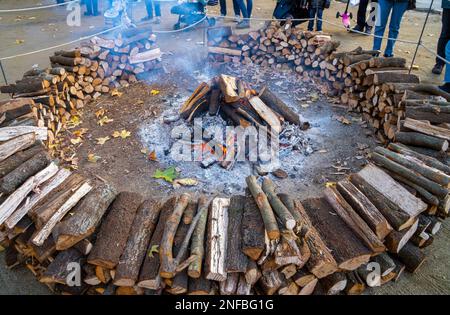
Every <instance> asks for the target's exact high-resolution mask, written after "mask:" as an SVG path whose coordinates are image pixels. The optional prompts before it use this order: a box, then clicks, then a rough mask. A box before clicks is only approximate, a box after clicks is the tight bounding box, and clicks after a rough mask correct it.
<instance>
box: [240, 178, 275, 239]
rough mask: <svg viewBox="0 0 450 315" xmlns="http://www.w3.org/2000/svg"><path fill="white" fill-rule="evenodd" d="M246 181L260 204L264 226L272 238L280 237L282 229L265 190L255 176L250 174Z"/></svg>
mask: <svg viewBox="0 0 450 315" xmlns="http://www.w3.org/2000/svg"><path fill="white" fill-rule="evenodd" d="M246 182H247V186H248V188H249V190H250V192H251V194H252V195H253V198H254V199H255V201H256V204H257V205H258V208H259V211H260V212H261V216H262V218H263V221H264V226H265V229H266V231H267V234H268V236H269V238H270V239H271V240H274V239H279V238H280V230H279V229H278V224H277V221H276V219H275V215H274V213H273V211H272V207H271V206H270V204H269V200H268V199H267V196H266V195H265V194H264V192H263V190H262V189H261V187H260V186H259V185H258V183H257V182H256V177H255V176H248V177H247V178H246Z"/></svg>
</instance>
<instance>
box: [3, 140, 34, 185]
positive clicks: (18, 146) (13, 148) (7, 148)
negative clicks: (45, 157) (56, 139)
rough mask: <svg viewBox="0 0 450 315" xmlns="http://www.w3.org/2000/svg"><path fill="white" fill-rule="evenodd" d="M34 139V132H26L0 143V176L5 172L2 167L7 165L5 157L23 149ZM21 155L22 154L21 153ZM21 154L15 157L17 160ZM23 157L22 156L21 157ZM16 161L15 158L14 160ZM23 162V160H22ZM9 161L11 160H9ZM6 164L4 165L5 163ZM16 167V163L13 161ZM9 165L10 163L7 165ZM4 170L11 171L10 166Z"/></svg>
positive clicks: (30, 144)
mask: <svg viewBox="0 0 450 315" xmlns="http://www.w3.org/2000/svg"><path fill="white" fill-rule="evenodd" d="M35 141H36V136H35V134H34V133H26V134H23V135H21V136H18V137H15V138H12V139H10V140H8V141H6V142H5V143H2V144H0V162H1V163H0V176H2V177H3V176H5V175H6V174H7V173H5V171H4V169H5V166H6V165H8V164H7V163H5V162H7V161H5V160H6V159H7V158H9V157H10V156H11V155H13V154H15V153H16V152H18V153H20V152H19V151H21V150H25V149H27V148H29V147H30V146H32V145H33V143H35ZM22 155H23V154H22ZM21 157H22V156H21V155H18V156H17V158H18V159H19V161H20V160H21V159H20V158H21ZM22 159H23V158H22ZM14 161H16V160H14ZM23 162H24V161H23ZM10 163H11V160H10ZM5 164H6V165H5ZM13 165H15V166H16V167H17V166H18V164H16V163H14V164H13ZM8 166H10V164H9V165H8ZM6 170H9V171H12V169H11V168H9V169H8V168H7V169H6Z"/></svg>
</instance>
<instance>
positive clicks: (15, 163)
mask: <svg viewBox="0 0 450 315" xmlns="http://www.w3.org/2000/svg"><path fill="white" fill-rule="evenodd" d="M24 136H26V135H24ZM21 137H22V136H21ZM6 143H7V142H6ZM6 143H5V144H6ZM43 150H45V147H44V146H43V145H42V144H41V143H37V144H35V145H33V146H32V147H30V148H28V149H26V150H23V151H18V152H15V153H14V154H13V155H11V156H10V157H8V158H6V159H4V160H3V161H1V162H0V177H3V176H5V175H6V174H8V173H9V172H12V171H14V170H15V169H16V168H17V167H19V166H20V165H22V164H23V163H25V161H27V160H29V159H30V158H32V157H33V156H35V155H36V154H38V153H39V152H41V151H43ZM3 152H6V151H3Z"/></svg>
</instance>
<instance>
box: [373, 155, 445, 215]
mask: <svg viewBox="0 0 450 315" xmlns="http://www.w3.org/2000/svg"><path fill="white" fill-rule="evenodd" d="M371 158H372V160H373V161H374V162H376V163H377V164H379V165H382V166H383V167H385V168H386V169H388V170H389V171H391V172H394V173H396V174H398V175H400V176H402V177H404V178H406V179H407V180H409V181H411V182H413V183H414V184H417V185H419V186H422V187H423V188H425V189H426V190H428V191H429V192H431V193H433V194H434V195H436V196H437V197H439V198H441V199H442V200H443V202H444V204H446V205H447V204H449V202H450V201H449V200H450V193H449V190H448V189H447V188H444V187H442V186H441V185H439V184H438V183H436V182H434V181H432V180H429V179H428V178H426V177H424V176H422V175H420V174H419V173H417V172H414V171H411V170H410V169H408V168H406V167H404V166H402V165H400V164H398V163H395V162H394V161H392V160H390V159H388V158H386V157H384V156H382V155H380V154H378V153H373V154H372V157H371ZM414 198H416V197H414ZM416 199H417V200H419V201H420V202H419V203H417V206H416V209H421V211H419V212H415V213H412V214H415V215H418V214H419V213H421V212H423V211H425V210H426V208H427V206H426V204H425V203H424V202H423V201H421V200H420V199H418V198H416ZM412 209H414V208H412Z"/></svg>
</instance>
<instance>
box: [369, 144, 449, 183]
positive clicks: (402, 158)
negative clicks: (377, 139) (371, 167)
mask: <svg viewBox="0 0 450 315" xmlns="http://www.w3.org/2000/svg"><path fill="white" fill-rule="evenodd" d="M375 152H376V153H379V154H380V155H384V156H386V157H387V158H389V159H390V160H392V161H394V162H396V163H398V164H400V165H402V166H404V167H406V168H408V169H410V170H412V171H414V172H416V173H418V174H421V175H422V176H424V177H426V178H428V179H430V180H432V181H434V182H436V183H438V184H439V185H442V186H444V187H445V186H447V185H449V184H450V175H447V174H445V173H444V172H441V171H440V170H437V169H434V168H431V167H429V166H427V165H426V164H425V163H423V162H422V161H420V160H417V159H415V158H412V157H410V156H408V155H401V154H398V153H395V152H392V151H390V150H387V149H385V148H382V147H377V148H375ZM394 172H395V171H394ZM395 173H399V172H395ZM400 175H402V174H400Z"/></svg>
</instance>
